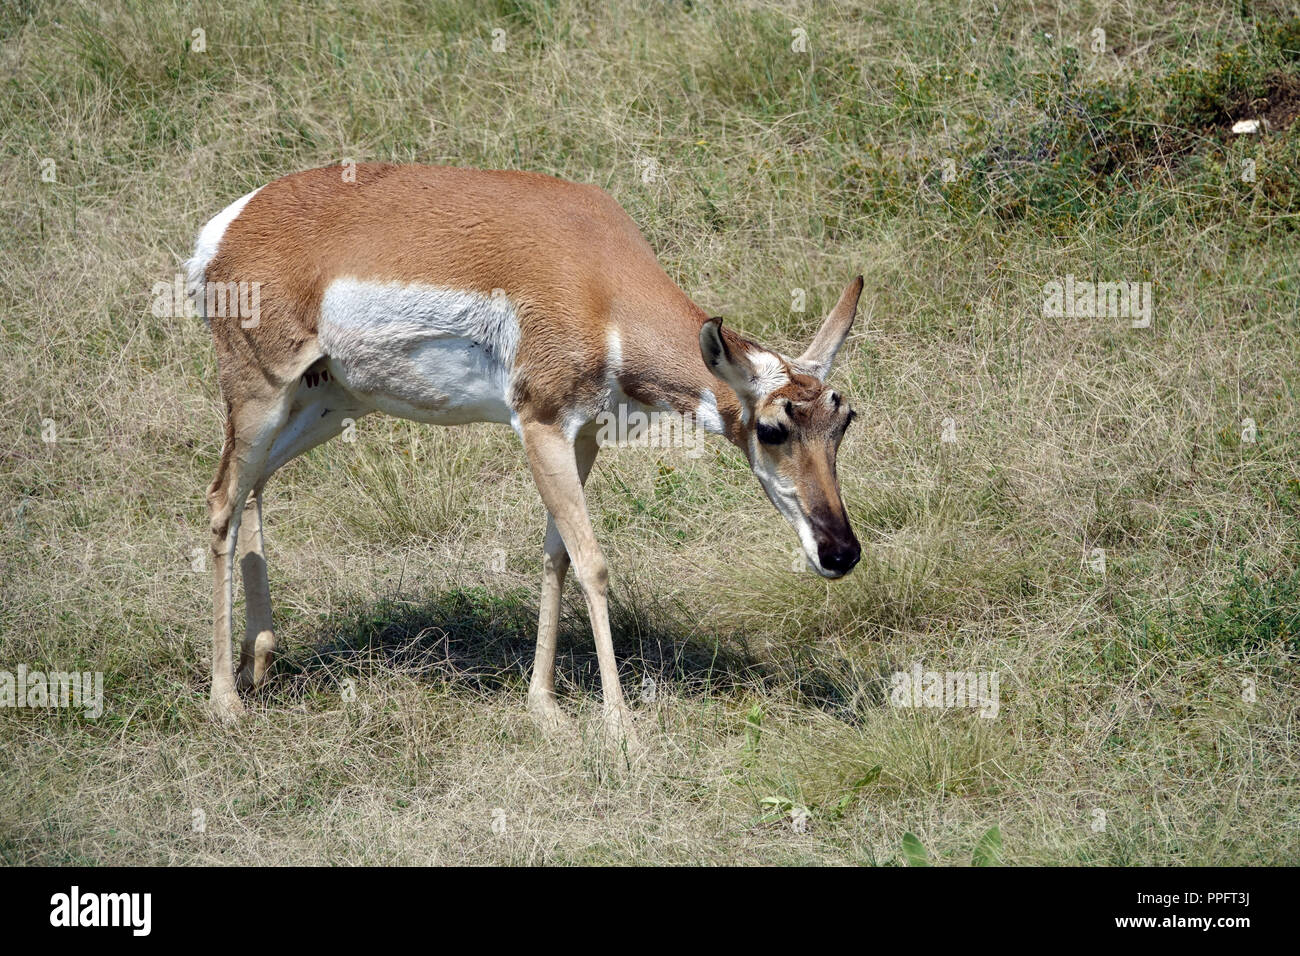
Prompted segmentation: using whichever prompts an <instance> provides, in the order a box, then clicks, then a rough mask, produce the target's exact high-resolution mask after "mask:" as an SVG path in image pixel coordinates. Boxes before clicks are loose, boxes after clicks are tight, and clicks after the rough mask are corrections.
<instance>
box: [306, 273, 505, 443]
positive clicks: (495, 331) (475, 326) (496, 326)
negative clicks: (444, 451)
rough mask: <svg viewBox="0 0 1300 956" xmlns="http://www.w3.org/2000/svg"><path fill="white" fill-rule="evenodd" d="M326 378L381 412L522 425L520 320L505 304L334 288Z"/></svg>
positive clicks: (326, 320)
mask: <svg viewBox="0 0 1300 956" xmlns="http://www.w3.org/2000/svg"><path fill="white" fill-rule="evenodd" d="M319 335H320V343H321V346H322V348H324V350H325V354H326V355H327V356H328V357H329V364H330V371H331V374H333V375H334V376H335V377H336V378H337V379H338V381H339V383H340V384H342V385H343V386H344V387H345V388H346V389H347V390H348V391H350V392H352V393H353V394H354V395H356V396H358V397H359V398H361V399H363V400H364V401H366V402H369V403H370V404H371V405H373V406H374V407H375V408H377V409H379V410H380V411H384V412H388V413H389V414H391V415H398V416H400V417H402V418H410V419H414V420H416V421H421V422H430V423H432V424H437V425H459V424H465V423H467V422H502V423H509V424H512V425H516V427H517V422H516V421H515V416H514V409H513V408H511V407H510V402H509V394H510V376H511V370H512V369H513V367H514V362H515V352H516V350H517V348H518V345H519V321H518V316H517V313H516V312H515V309H514V306H513V305H512V304H511V303H510V301H509V300H508V299H507V298H505V296H500V295H498V296H486V295H482V294H481V293H477V292H465V291H461V290H458V289H445V288H439V287H437V286H428V285H417V284H410V283H400V282H373V281H363V280H358V279H337V280H335V281H334V282H331V283H330V285H329V287H328V288H326V290H325V295H324V296H323V298H322V300H321V318H320V328H319Z"/></svg>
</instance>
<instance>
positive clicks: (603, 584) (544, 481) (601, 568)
mask: <svg viewBox="0 0 1300 956" xmlns="http://www.w3.org/2000/svg"><path fill="white" fill-rule="evenodd" d="M523 433H524V450H525V451H526V452H527V453H528V464H529V466H530V467H531V468H532V472H533V480H534V481H535V482H536V483H537V490H538V491H539V492H541V495H542V501H543V502H545V504H546V510H547V511H549V512H550V514H551V518H552V520H553V521H554V524H555V528H556V530H558V531H559V534H560V538H561V540H562V542H563V544H564V547H565V549H566V550H567V551H568V553H569V558H570V560H571V561H572V563H573V570H574V573H575V574H576V575H577V576H578V583H579V584H580V585H582V593H583V595H584V596H585V597H586V599H587V611H588V613H589V616H590V617H591V634H592V637H593V638H594V639H595V642H596V656H597V657H598V658H599V660H600V688H601V693H602V696H603V697H604V702H605V722H606V727H607V728H608V729H609V731H610V733H611V735H612V736H613V737H614V739H616V740H617V739H628V740H629V742H630V740H631V737H632V720H631V713H630V711H628V709H627V704H626V703H624V701H623V688H622V685H621V684H620V683H619V679H618V662H617V661H616V660H615V659H614V641H613V638H612V637H611V636H610V631H609V609H608V607H607V605H606V600H605V595H606V590H607V588H608V583H609V571H608V568H607V567H606V564H605V556H604V555H603V554H602V553H601V551H600V545H599V544H597V543H596V536H595V534H594V533H593V532H592V530H591V519H590V517H589V516H588V515H587V501H586V498H585V496H584V495H583V493H582V477H583V476H582V475H581V474H580V473H579V469H578V461H577V452H576V450H575V448H574V445H573V443H571V442H570V441H569V440H568V439H567V438H566V437H565V436H564V433H563V432H562V431H560V429H559V428H557V427H555V426H552V425H543V424H540V423H537V422H530V423H528V424H527V425H525V426H524V429H523ZM549 541H550V538H549V535H548V542H549ZM551 577H554V575H551ZM556 583H558V582H556ZM552 587H554V585H547V594H546V595H544V596H543V607H542V613H543V615H547V611H548V605H547V598H548V597H549V595H550V591H551V588H552ZM555 590H556V592H557V597H558V587H555ZM558 603H559V602H558V599H557V600H556V601H555V611H556V612H557V615H558V609H559V607H558ZM557 623H558V621H556V620H555V619H554V617H551V618H550V620H548V621H545V622H543V626H542V627H539V629H538V642H537V643H538V658H539V663H540V661H541V658H542V656H543V654H545V656H546V657H547V664H548V666H547V667H546V668H545V671H546V674H545V676H544V677H543V678H539V676H538V671H539V670H540V668H534V672H533V680H534V681H535V682H536V681H539V680H545V681H546V682H547V683H548V684H551V685H552V686H553V677H552V676H551V671H552V667H551V664H553V662H554V656H555V637H554V629H555V626H556V624H557ZM548 634H549V636H548ZM544 640H546V641H547V646H546V647H543V641H544ZM551 695H552V698H553V697H554V691H553V690H552V691H551ZM529 696H530V697H531V696H532V688H531V687H530V689H529Z"/></svg>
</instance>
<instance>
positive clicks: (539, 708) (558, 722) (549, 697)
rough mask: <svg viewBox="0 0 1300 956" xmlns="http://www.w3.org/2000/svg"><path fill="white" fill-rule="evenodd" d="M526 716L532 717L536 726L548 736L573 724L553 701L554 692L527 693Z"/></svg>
mask: <svg viewBox="0 0 1300 956" xmlns="http://www.w3.org/2000/svg"><path fill="white" fill-rule="evenodd" d="M528 716H530V717H531V718H533V723H535V724H536V725H537V728H538V729H539V730H540V731H541V732H542V733H544V734H546V735H548V736H549V735H551V734H555V733H558V732H561V731H566V730H568V729H570V728H571V727H572V726H573V722H572V721H571V720H569V718H568V716H567V715H566V714H565V713H564V711H562V710H560V705H559V704H557V703H556V702H555V695H554V694H532V693H529V695H528Z"/></svg>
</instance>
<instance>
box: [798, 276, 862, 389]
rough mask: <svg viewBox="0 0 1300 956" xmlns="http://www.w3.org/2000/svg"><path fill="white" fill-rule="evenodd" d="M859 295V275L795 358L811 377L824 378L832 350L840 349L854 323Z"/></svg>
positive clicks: (860, 289) (860, 290) (846, 288)
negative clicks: (806, 347)
mask: <svg viewBox="0 0 1300 956" xmlns="http://www.w3.org/2000/svg"><path fill="white" fill-rule="evenodd" d="M861 295H862V276H858V277H857V278H856V279H854V280H853V281H852V282H850V283H849V284H848V285H847V286H846V287H845V289H844V291H843V292H842V293H841V294H840V301H838V302H836V303H835V308H833V309H831V314H830V315H828V316H826V321H825V322H823V323H822V327H821V328H820V329H818V330H817V334H816V335H815V336H813V340H812V344H811V345H809V346H808V350H807V351H806V352H804V353H803V355H801V356H799V358H797V359H796V360H795V361H796V363H797V364H798V366H799V370H800V371H802V372H805V373H807V374H808V375H812V376H813V377H815V378H817V379H820V380H821V381H823V382H824V381H826V376H827V375H829V374H830V372H831V364H832V363H833V362H834V361H835V353H836V352H838V351H839V350H840V346H841V345H843V344H844V340H845V338H847V337H848V334H849V329H851V328H852V327H853V317H854V316H855V315H857V312H858V297H859V296H861Z"/></svg>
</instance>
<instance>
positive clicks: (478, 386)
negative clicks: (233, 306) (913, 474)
mask: <svg viewBox="0 0 1300 956" xmlns="http://www.w3.org/2000/svg"><path fill="white" fill-rule="evenodd" d="M342 173H343V167H327V168H323V169H316V170H311V171H309V172H303V173H298V174H296V175H291V176H286V177H285V178H283V179H278V180H276V181H275V182H273V183H270V184H269V185H267V186H263V187H262V188H260V189H258V190H255V191H254V192H252V193H249V194H248V195H247V196H244V197H243V198H242V199H239V200H238V201H236V202H235V203H232V204H231V205H230V206H229V207H227V208H226V209H225V210H224V211H223V212H221V213H220V215H218V216H217V217H216V218H214V219H213V220H212V221H211V222H209V223H208V224H207V225H206V226H204V227H203V229H202V231H201V232H200V234H199V237H198V242H197V245H196V247H195V250H194V256H193V258H191V259H190V260H189V262H188V263H187V265H188V276H189V285H190V290H191V294H194V295H195V296H196V298H197V299H198V300H199V307H200V310H201V311H203V306H204V303H205V302H210V301H211V299H210V297H209V296H206V295H204V294H203V290H204V289H205V288H206V289H210V288H211V287H212V286H213V284H218V285H220V286H222V287H225V288H235V287H236V285H237V284H239V283H248V284H253V285H254V286H255V287H256V288H257V289H258V291H259V309H258V314H257V316H256V317H255V319H250V318H249V317H247V316H241V315H239V314H233V315H228V314H212V313H214V312H216V311H221V312H223V313H224V312H225V311H226V310H224V309H222V310H214V309H211V308H209V309H207V310H206V313H205V317H206V318H207V320H208V322H209V324H210V325H211V329H212V336H213V339H214V341H215V343H216V351H217V359H218V368H219V377H220V385H221V395H222V397H223V398H224V399H225V403H226V426H225V427H226V432H225V442H224V445H223V447H222V452H221V462H220V464H219V465H218V467H217V474H216V477H215V478H214V479H213V481H212V485H211V487H209V489H208V508H209V512H210V515H211V529H212V555H213V569H214V579H215V598H214V614H213V616H214V631H213V644H212V698H211V702H212V707H213V709H214V711H215V712H216V714H217V715H218V716H220V717H222V718H223V719H227V720H229V719H233V718H234V717H236V716H237V715H238V714H239V713H241V712H242V711H243V705H242V703H241V701H240V697H239V693H238V692H239V691H241V690H246V689H248V688H252V687H254V686H256V685H257V684H258V683H259V682H261V680H262V679H263V677H265V675H266V672H267V668H268V667H269V665H270V662H271V657H272V654H273V652H274V650H275V637H274V634H273V632H272V628H271V598H270V590H269V587H268V583H267V572H266V560H265V556H264V551H263V541H262V492H263V489H264V487H265V485H266V481H267V479H268V478H270V476H271V475H272V474H274V472H275V471H276V470H277V469H278V468H280V467H282V466H283V465H285V464H286V463H287V462H289V461H291V460H292V459H294V458H296V457H297V456H298V455H301V454H303V453H304V452H306V451H307V450H308V449H310V448H313V447H315V446H316V445H319V444H321V443H322V442H324V441H327V440H328V439H330V438H332V437H334V436H335V435H337V434H339V433H340V431H341V430H342V428H343V422H344V420H345V419H353V420H355V419H358V418H360V417H361V416H362V415H366V414H369V413H370V412H374V411H382V412H387V413H389V414H392V415H399V416H401V417H403V418H409V419H413V420H415V421H419V422H428V423H433V424H438V425H460V424H465V423H468V422H500V423H507V424H509V425H510V426H511V427H513V429H514V430H515V432H516V433H517V434H518V435H519V437H520V439H521V441H522V443H523V446H524V451H525V453H526V455H527V458H528V464H529V466H530V468H531V470H532V474H533V478H534V480H535V481H536V484H537V489H538V491H539V492H541V497H542V501H543V502H544V503H545V505H546V510H547V512H548V515H547V521H546V538H545V544H544V545H543V551H542V592H541V612H540V615H539V621H538V628H537V653H536V659H535V662H534V665H533V671H532V677H531V680H530V683H529V689H528V706H529V710H530V712H531V713H532V714H533V715H534V716H535V717H536V719H538V720H539V721H540V722H541V723H543V724H544V725H553V724H558V723H561V722H563V720H564V718H563V716H562V714H561V711H560V709H559V707H558V705H557V703H556V699H555V690H554V686H555V685H554V659H555V640H556V630H557V625H558V622H559V609H560V593H561V589H562V586H563V582H564V576H565V573H566V571H567V570H568V567H569V564H570V561H572V564H573V566H574V568H575V571H576V574H577V577H578V581H579V583H580V584H581V586H582V591H583V594H584V596H585V597H586V600H587V607H588V609H589V611H590V619H591V628H592V632H593V636H594V638H595V643H596V650H597V654H598V657H599V662H600V678H601V685H602V691H603V698H604V714H605V718H606V720H607V722H608V723H609V724H610V725H611V729H613V730H614V731H616V732H618V733H626V732H627V730H628V716H629V715H628V711H627V708H626V705H625V704H624V701H623V694H622V689H621V688H620V686H619V676H618V665H617V663H616V661H615V659H614V647H613V644H612V642H611V640H610V630H609V617H608V613H607V610H606V603H605V595H606V580H607V570H606V565H605V559H604V557H603V556H602V554H601V550H600V547H599V545H598V544H597V543H596V539H595V536H594V534H593V533H592V528H591V521H590V519H589V517H588V514H587V506H586V501H585V499H584V497H583V484H584V482H585V481H586V478H587V474H588V472H589V471H590V470H591V466H592V462H593V460H594V459H595V457H596V451H597V447H598V442H597V439H596V436H595V430H594V427H593V423H594V422H595V420H596V418H597V416H599V415H601V414H602V413H605V412H609V411H613V410H616V409H618V408H619V406H624V409H627V408H631V409H636V410H646V411H648V410H668V411H672V412H677V413H681V414H683V415H690V416H693V418H694V420H695V421H697V422H698V423H699V424H700V425H701V426H702V427H703V428H705V429H706V430H708V431H710V432H714V433H717V434H721V435H725V436H726V438H727V439H728V440H729V441H730V442H732V443H733V444H734V445H736V446H738V447H739V448H740V449H741V450H742V451H743V452H744V453H745V456H746V458H747V459H748V460H749V463H750V467H751V468H752V470H753V471H754V473H755V475H757V477H758V480H759V482H760V484H761V485H762V486H763V489H764V491H766V492H767V496H768V497H769V498H770V499H771V500H772V503H773V504H774V505H775V506H776V508H777V510H778V511H779V512H780V513H781V514H782V515H783V516H784V517H785V518H786V520H787V521H789V522H790V524H791V525H793V526H794V528H795V530H796V531H797V533H798V535H799V542H800V544H801V545H802V548H803V551H804V554H805V555H806V557H807V560H808V562H809V563H810V564H811V565H812V567H813V568H814V569H816V570H817V571H818V572H819V573H820V574H822V575H824V576H825V577H828V578H836V577H840V576H842V575H844V574H847V573H848V572H849V571H850V570H851V569H852V568H853V566H854V564H856V563H857V561H858V557H859V554H860V552H859V547H858V541H857V539H856V538H855V537H854V535H853V531H852V529H851V528H850V527H849V521H848V517H847V515H846V514H845V510H844V504H843V502H842V501H841V499H840V490H839V482H838V479H837V477H836V473H835V455H836V452H837V450H838V448H839V444H840V440H841V438H842V437H843V435H844V430H845V429H846V428H847V427H848V425H849V422H850V421H852V419H853V416H854V413H853V412H852V411H851V410H850V409H849V405H848V402H846V401H845V400H844V399H843V398H842V397H841V396H840V395H839V394H838V393H837V392H835V391H833V390H831V389H830V388H828V387H827V386H826V385H825V384H824V382H825V379H826V376H827V374H828V373H829V371H830V368H831V362H832V361H833V360H834V358H835V353H836V352H837V351H838V350H839V348H840V345H841V344H842V343H843V342H844V339H845V337H846V336H847V335H848V332H849V327H850V326H851V325H852V323H853V317H854V313H855V312H856V310H857V304H858V297H859V295H860V294H861V292H862V277H861V276H859V277H858V278H856V279H855V280H853V282H851V283H850V284H849V286H848V288H846V289H845V290H844V293H843V294H842V295H841V296H840V299H839V302H838V303H837V304H836V306H835V308H834V310H832V312H831V313H830V316H829V317H828V318H827V319H826V321H825V322H824V323H823V325H822V326H821V329H820V330H819V331H818V332H817V334H816V336H815V337H814V338H813V341H812V344H811V345H810V346H809V347H808V350H807V351H806V352H804V354H803V355H801V356H800V357H799V358H797V359H793V358H788V357H786V356H784V355H781V354H779V353H777V352H774V351H772V350H770V349H766V348H763V347H762V346H760V345H758V344H756V343H754V342H751V341H749V340H747V339H745V338H742V337H741V336H739V335H737V334H736V333H734V332H732V331H731V330H730V329H724V328H723V327H722V320H721V319H718V318H712V319H711V318H708V317H707V316H706V314H705V313H704V312H703V311H702V310H701V309H700V308H699V307H698V306H697V305H696V304H695V303H694V302H692V301H691V300H690V299H689V298H687V296H686V295H685V294H684V293H683V292H682V291H681V290H680V289H678V288H677V286H676V285H674V284H673V282H672V280H671V279H669V278H668V276H667V275H666V274H665V273H664V271H663V269H662V268H661V267H660V265H659V263H658V261H657V260H656V259H655V255H654V253H653V251H652V250H651V248H650V246H649V244H647V243H646V241H645V239H644V238H642V236H641V234H640V232H639V231H638V229H637V227H636V225H635V224H634V223H633V222H632V220H631V218H629V217H628V215H627V214H626V213H625V212H624V211H623V210H622V208H621V207H620V206H619V205H618V204H617V203H616V202H615V201H614V200H613V199H612V198H610V196H609V195H607V194H606V193H605V192H603V191H602V190H600V189H598V188H595V187H592V186H583V185H576V184H574V183H569V182H564V181H562V180H558V179H553V178H551V177H549V176H542V175H536V174H531V173H522V172H483V171H478V170H469V169H454V168H439V167H427V166H399V165H388V164H372V165H359V166H356V167H348V173H349V175H343V174H342ZM237 556H238V560H239V565H240V569H241V571H242V573H243V579H244V590H245V595H246V603H247V613H246V630H245V636H244V640H243V647H242V653H241V655H240V661H239V667H238V670H237V671H236V670H235V669H234V668H232V661H231V645H232V639H233V635H232V631H231V606H232V602H233V596H232V588H233V576H234V566H235V560H236V557H237Z"/></svg>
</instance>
